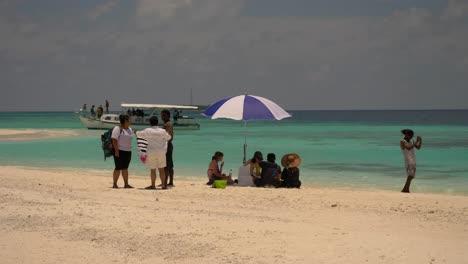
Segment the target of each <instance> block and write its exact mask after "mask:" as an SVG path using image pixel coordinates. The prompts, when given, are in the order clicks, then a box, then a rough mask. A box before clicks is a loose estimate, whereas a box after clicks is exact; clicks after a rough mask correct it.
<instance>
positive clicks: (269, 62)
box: [0, 0, 468, 109]
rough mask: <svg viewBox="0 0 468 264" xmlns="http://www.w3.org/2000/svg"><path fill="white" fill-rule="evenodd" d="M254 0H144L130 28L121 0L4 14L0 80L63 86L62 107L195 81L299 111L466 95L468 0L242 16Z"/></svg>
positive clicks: (200, 89) (201, 96)
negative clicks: (36, 13) (77, 10)
mask: <svg viewBox="0 0 468 264" xmlns="http://www.w3.org/2000/svg"><path fill="white" fill-rule="evenodd" d="M116 3H117V4H116ZM245 3H246V2H245V1H243V0H232V1H231V0H197V1H189V0H171V1H168V0H167V1H166V0H153V1H147V0H138V1H135V8H134V9H130V10H134V12H133V13H132V14H129V15H127V17H119V18H118V19H119V21H130V22H125V24H121V25H122V26H121V27H120V26H119V27H115V26H109V24H111V25H113V24H114V23H110V22H109V20H108V14H113V12H116V10H118V7H119V5H120V4H121V2H120V1H108V2H104V3H103V4H102V5H99V6H96V7H95V8H93V9H90V10H89V12H88V13H87V14H88V18H91V19H92V20H95V23H93V24H92V27H89V25H88V24H85V23H84V22H83V21H82V20H80V19H76V20H73V19H70V21H67V22H66V23H48V22H43V21H41V20H37V19H33V18H28V17H27V16H24V15H18V16H14V18H11V17H8V18H7V17H6V16H0V35H1V36H3V38H2V39H5V40H6V41H2V42H1V43H0V65H2V66H0V70H1V71H0V72H1V73H0V81H2V82H3V83H7V84H8V86H9V87H14V89H16V91H18V94H10V97H13V98H16V99H17V100H16V102H18V101H19V102H26V101H27V100H29V99H19V98H21V97H20V93H19V91H23V92H27V91H28V89H29V87H38V89H39V90H38V91H37V94H35V93H36V90H35V91H30V92H29V94H31V95H32V97H33V98H35V99H34V100H35V102H37V103H39V104H40V103H41V102H42V103H44V102H48V101H47V100H50V99H48V98H47V97H46V96H44V97H42V94H43V93H46V94H54V96H57V97H59V96H63V98H62V100H60V102H62V103H63V105H64V106H66V105H73V104H81V103H82V102H81V101H90V100H93V99H94V98H99V97H105V96H108V95H109V91H112V94H113V98H110V99H111V100H112V101H129V100H130V101H142V102H149V103H151V102H168V103H187V101H185V99H184V98H185V97H184V94H187V91H189V90H190V89H191V88H193V89H194V91H195V101H196V103H209V102H212V101H214V100H215V99H218V98H219V97H222V96H226V95H231V94H238V93H243V92H245V91H249V92H251V93H256V94H259V95H265V96H267V97H270V98H271V99H273V100H275V101H279V102H281V104H283V105H284V106H285V107H287V108H293V109H294V108H296V109H297V108H303V109H304V108H306V109H307V108H316V109H336V108H341V109H343V108H450V107H463V106H465V105H466V103H465V100H464V99H463V98H466V96H468V92H467V91H465V90H466V89H464V87H465V86H466V83H467V82H468V68H467V67H468V36H466V34H465V33H464V32H467V31H468V25H467V24H466V23H463V17H464V16H463V15H462V16H460V15H459V13H457V12H459V11H456V12H455V11H451V10H452V9H453V10H460V9H462V10H465V9H463V8H464V6H466V4H465V2H462V1H455V0H452V1H450V2H449V5H448V7H447V8H446V10H444V11H443V12H442V13H441V14H439V13H437V12H434V11H432V10H430V9H429V8H407V9H400V10H397V11H395V12H394V13H392V14H391V15H389V16H369V17H365V16H351V17H350V16H347V17H317V16H313V17H306V16H302V17H274V16H270V17H255V16H252V15H251V14H250V15H249V16H244V15H243V14H244V9H245V8H246V5H245ZM464 12H466V11H464ZM449 17H450V19H449ZM132 21H133V22H135V23H133V22H132ZM119 25H120V24H119ZM57 87H60V89H58V88H57ZM442 87H443V88H442ZM130 90H132V91H134V92H129V91H130ZM39 91H40V92H39ZM409 91H410V92H411V94H414V96H417V98H418V100H414V96H413V95H411V96H407V94H408V92H409ZM442 91H444V92H443V93H442ZM148 94H154V97H150V96H147V95H148ZM34 95H36V96H34ZM129 97H130V98H129ZM3 98H4V97H3ZM155 100H156V101H155ZM12 101H15V100H11V99H10V100H6V99H1V100H0V102H1V104H0V105H3V106H4V107H5V106H8V105H11V103H10V102H12ZM76 101H79V102H76ZM43 105H51V104H50V102H49V103H44V104H43ZM57 107H59V106H57ZM62 107H63V106H62Z"/></svg>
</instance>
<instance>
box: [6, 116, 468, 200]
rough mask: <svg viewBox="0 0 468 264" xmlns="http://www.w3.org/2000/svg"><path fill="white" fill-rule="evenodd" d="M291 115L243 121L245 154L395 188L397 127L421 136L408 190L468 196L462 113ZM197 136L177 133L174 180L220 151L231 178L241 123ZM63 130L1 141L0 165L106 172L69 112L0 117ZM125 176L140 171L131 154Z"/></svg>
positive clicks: (399, 174)
mask: <svg viewBox="0 0 468 264" xmlns="http://www.w3.org/2000/svg"><path fill="white" fill-rule="evenodd" d="M292 114H293V115H294V118H292V119H288V120H283V121H274V122H249V123H248V135H249V136H248V155H249V156H250V155H252V154H253V152H254V151H255V150H260V151H262V152H263V153H264V155H265V156H266V154H267V153H269V152H273V153H276V155H277V157H278V159H279V158H281V155H282V154H286V153H289V152H297V153H298V154H299V155H300V156H301V157H302V158H303V164H302V166H301V178H302V179H303V181H304V182H307V183H308V184H314V185H317V184H318V185H326V186H340V187H360V188H377V189H392V190H399V189H400V188H401V187H402V184H403V182H404V180H405V172H404V169H403V157H402V154H401V151H400V149H399V141H400V139H401V135H400V132H399V131H400V130H401V129H403V128H411V129H413V130H415V132H416V135H421V136H422V137H423V139H424V145H423V148H422V149H421V150H420V151H418V152H417V159H418V171H417V179H416V180H415V182H414V186H413V190H414V191H418V192H443V193H459V194H468V111H467V110H464V111H301V112H292ZM199 121H200V123H201V125H202V129H201V130H200V131H176V135H175V141H174V146H175V151H174V160H175V164H176V172H177V173H179V174H180V175H195V176H198V177H205V174H206V167H207V165H208V163H209V161H210V159H211V156H212V154H213V153H214V152H215V151H217V150H220V151H223V152H224V154H225V161H226V166H225V169H227V170H229V169H233V170H234V175H235V174H236V170H237V168H238V167H239V165H240V164H241V162H242V148H243V147H242V146H243V143H244V127H243V124H242V122H238V121H230V120H208V119H205V118H203V117H200V119H199ZM1 128H8V129H53V130H55V129H61V130H72V131H74V132H78V135H76V136H71V137H61V138H53V139H36V140H35V139H32V140H23V141H11V140H1V139H0V148H1V150H2V151H0V165H18V166H36V167H65V168H82V169H84V170H95V169H97V170H112V168H113V161H112V160H108V161H105V162H104V160H103V155H102V151H101V149H100V134H101V133H102V131H89V130H87V129H85V128H83V127H82V126H81V124H80V122H79V120H78V118H77V117H76V116H75V114H73V113H0V129H1ZM131 171H132V172H133V173H138V174H142V175H144V174H146V173H147V172H146V169H145V167H144V166H143V165H142V164H141V163H140V161H139V160H138V158H137V156H136V155H135V156H134V157H133V162H132V165H131Z"/></svg>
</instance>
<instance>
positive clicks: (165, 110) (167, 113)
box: [161, 109, 171, 117]
mask: <svg viewBox="0 0 468 264" xmlns="http://www.w3.org/2000/svg"><path fill="white" fill-rule="evenodd" d="M161 114H166V115H167V117H171V112H170V111H169V110H167V109H164V110H162V111H161Z"/></svg>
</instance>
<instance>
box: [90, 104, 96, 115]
mask: <svg viewBox="0 0 468 264" xmlns="http://www.w3.org/2000/svg"><path fill="white" fill-rule="evenodd" d="M89 112H90V113H91V116H92V117H96V112H95V111H94V105H92V106H91V110H90V111H89Z"/></svg>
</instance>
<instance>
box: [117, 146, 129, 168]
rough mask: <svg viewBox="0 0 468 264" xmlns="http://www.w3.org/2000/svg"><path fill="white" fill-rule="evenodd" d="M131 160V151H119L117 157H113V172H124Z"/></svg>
mask: <svg viewBox="0 0 468 264" xmlns="http://www.w3.org/2000/svg"><path fill="white" fill-rule="evenodd" d="M131 160H132V152H131V151H123V150H120V151H119V157H118V158H117V157H116V156H114V164H115V170H126V169H128V166H130V161H131Z"/></svg>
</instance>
